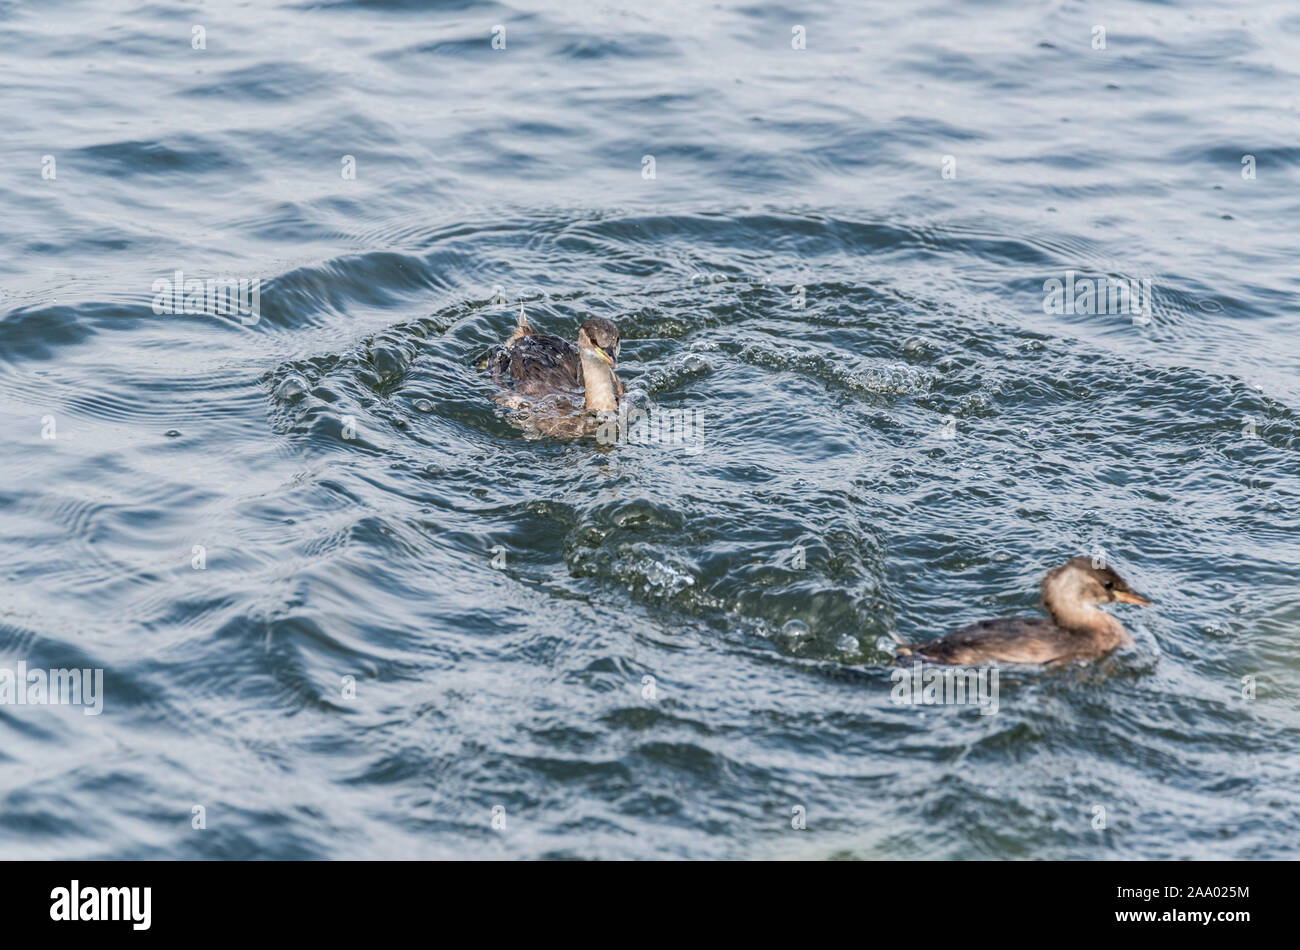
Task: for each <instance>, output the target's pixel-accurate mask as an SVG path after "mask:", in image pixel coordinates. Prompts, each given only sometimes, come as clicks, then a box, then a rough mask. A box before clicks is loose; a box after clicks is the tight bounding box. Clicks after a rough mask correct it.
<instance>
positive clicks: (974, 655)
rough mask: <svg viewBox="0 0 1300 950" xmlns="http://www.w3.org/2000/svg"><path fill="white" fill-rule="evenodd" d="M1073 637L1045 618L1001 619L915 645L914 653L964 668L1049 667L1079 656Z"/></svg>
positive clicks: (912, 647)
mask: <svg viewBox="0 0 1300 950" xmlns="http://www.w3.org/2000/svg"><path fill="white" fill-rule="evenodd" d="M1077 646H1078V645H1077V644H1076V643H1075V642H1074V640H1073V638H1072V635H1071V634H1070V633H1069V632H1067V631H1065V630H1062V629H1061V628H1060V627H1058V626H1057V625H1056V624H1054V623H1053V622H1052V621H1051V620H1048V619H1047V618H1045V617H999V618H998V619H996V620H981V621H980V622H979V623H973V624H971V625H970V626H967V627H958V628H957V629H956V630H951V631H949V632H948V633H946V634H944V635H943V636H942V637H939V638H938V639H937V640H931V641H930V642H929V643H921V644H915V645H911V649H910V652H911V653H914V654H920V655H921V656H923V657H925V658H927V659H931V660H935V661H938V662H940V663H952V664H957V665H962V666H969V665H977V664H980V663H988V662H989V661H990V660H1000V661H1002V662H1004V663H1046V662H1048V661H1049V660H1054V659H1059V658H1061V657H1064V656H1069V655H1071V654H1073V653H1074V652H1076V649H1077Z"/></svg>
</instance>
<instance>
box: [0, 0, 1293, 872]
mask: <svg viewBox="0 0 1300 950" xmlns="http://www.w3.org/2000/svg"><path fill="white" fill-rule="evenodd" d="M497 26H503V27H504V28H505V37H504V49H495V48H494V47H493V37H494V27H497ZM1097 26H1101V27H1104V30H1105V48H1104V49H1102V48H1094V43H1095V42H1096V38H1097V37H1098V34H1097V33H1096V31H1095V30H1094V27H1097ZM195 27H202V32H201V33H196V31H195ZM796 27H802V28H803V30H802V36H803V37H805V38H806V48H804V49H795V48H792V40H797V39H798V36H799V35H800V34H799V31H797V30H795V28H796ZM498 35H499V32H498ZM200 40H201V42H200ZM195 44H199V45H200V46H201V47H202V48H197V49H196V48H195ZM498 45H499V44H498ZM795 45H797V43H796V44H795ZM1297 63H1300V10H1297V8H1296V7H1295V6H1294V4H1290V3H1285V2H1265V3H1256V4H1250V5H1241V4H1232V3H1201V2H1178V3H1136V2H1121V3H1117V4H1111V5H1107V7H1106V8H1105V10H1104V11H1102V12H1098V9H1097V8H1094V7H1092V6H1091V5H1087V4H1080V3H1069V2H1028V0H1026V2H1019V3H996V2H994V3H981V4H970V5H955V4H948V3H933V4H926V3H897V4H893V3H891V4H870V5H865V4H859V3H847V2H839V3H831V4H822V5H819V7H818V9H817V10H811V9H805V8H800V7H789V6H784V5H781V4H765V3H757V4H754V3H731V2H722V3H715V4H709V5H707V6H705V5H694V4H688V3H657V4H628V5H626V6H624V7H623V8H622V9H619V8H618V7H616V6H613V5H606V4H587V3H560V2H550V3H545V4H538V5H527V6H518V7H515V6H510V5H507V4H503V3H488V2H475V0H457V2H451V3H443V4H421V3H416V2H414V0H412V2H397V0H393V2H383V3H364V2H297V3H280V4H275V5H271V4H237V3H213V4H206V5H203V6H201V7H185V6H176V7H173V6H170V5H167V4H160V3H149V4H138V3H55V2H51V3H41V4H21V3H5V2H0V102H3V110H0V114H2V116H3V119H2V123H3V130H4V131H3V135H0V667H14V666H16V665H17V664H18V663H19V662H23V663H26V664H27V665H28V667H30V668H44V669H51V668H62V667H73V666H75V667H84V668H101V669H103V670H104V697H103V712H102V714H101V715H99V716H86V715H83V711H82V710H81V709H77V708H73V707H68V706H17V705H0V857H6V858H10V857H20V858H33V857H60V858H75V857H83V856H89V857H105V858H107V857H126V858H253V857H266V858H330V857H349V858H355V857H383V858H397V857H526V858H537V857H552V856H575V857H617V858H627V857H635V858H648V857H653V858H674V857H693V858H715V857H801V858H803V857H808V858H827V857H841V856H852V857H861V858H916V857H937V858H969V857H996V858H1100V857H1121V858H1209V857H1226V858H1283V857H1291V858H1294V857H1296V856H1297V853H1298V851H1300V849H1298V848H1297V831H1296V828H1297V824H1298V823H1300V716H1297V712H1296V707H1297V702H1298V701H1300V585H1298V584H1297V580H1298V575H1300V540H1298V539H1300V534H1298V530H1300V515H1298V513H1297V506H1298V504H1300V416H1298V415H1297V412H1298V410H1300V342H1298V340H1300V277H1298V272H1297V267H1296V249H1297V242H1296V234H1297V221H1298V220H1300V145H1298V144H1297V142H1298V141H1300V139H1298V133H1300V113H1298V112H1297V103H1298V102H1300V76H1298V75H1297V69H1298V67H1297ZM1245 156H1250V157H1251V159H1250V160H1249V161H1246V160H1245V158H1244V157H1245ZM648 159H649V160H648ZM651 171H653V177H651ZM353 173H354V175H353ZM1252 174H1253V177H1252ZM177 270H180V271H182V272H183V273H184V275H185V276H186V278H200V279H207V278H231V279H234V280H244V281H248V282H253V281H256V282H260V283H259V284H258V286H259V288H260V302H259V305H258V313H257V314H256V317H257V319H256V320H255V321H253V320H251V319H249V320H241V319H240V317H238V316H231V315H227V314H221V313H212V312H207V313H196V314H188V315H187V314H185V313H183V312H182V313H172V314H168V313H165V312H163V313H159V312H157V311H158V309H159V308H158V307H156V306H155V304H156V303H157V302H158V301H157V300H156V297H158V296H159V292H158V291H156V290H155V282H158V281H160V280H171V279H173V275H174V274H175V272H176V271H177ZM1069 272H1074V273H1075V274H1076V275H1080V276H1085V275H1086V276H1088V277H1090V278H1091V277H1098V276H1100V277H1101V278H1103V279H1104V278H1107V277H1113V278H1117V279H1123V280H1126V281H1128V280H1133V281H1150V284H1149V287H1150V297H1149V299H1148V301H1147V303H1148V304H1149V306H1147V307H1146V308H1145V310H1144V311H1143V312H1142V313H1141V314H1136V315H1135V314H1132V313H1130V312H1128V311H1124V312H1120V313H1115V312H1110V313H1080V312H1075V313H1051V312H1046V311H1047V310H1050V309H1051V308H1050V307H1047V308H1045V306H1044V298H1045V296H1046V294H1045V289H1044V285H1045V282H1048V281H1051V280H1061V281H1065V280H1066V279H1067V275H1068V274H1069ZM798 288H802V292H800V291H799V290H798ZM521 298H522V299H523V300H525V301H526V303H527V306H528V311H529V314H530V317H531V319H532V320H533V322H534V324H535V325H538V326H540V327H541V328H543V329H546V330H549V331H551V332H555V333H558V334H561V335H563V336H566V337H572V335H573V334H574V332H575V330H576V327H577V325H578V323H579V322H581V320H582V319H585V318H586V317H589V316H607V317H611V318H613V319H615V320H616V321H617V322H618V325H619V328H620V330H621V332H622V337H623V345H622V360H621V365H620V372H621V374H622V378H623V380H624V382H625V383H626V384H627V386H628V388H629V390H630V391H631V392H632V394H633V396H634V398H635V399H636V400H638V401H639V402H638V404H640V405H644V406H648V407H652V408H657V409H683V410H700V411H702V412H703V414H704V415H703V418H704V420H705V425H704V430H703V437H702V439H701V441H700V444H699V445H698V446H696V448H697V449H698V451H684V450H683V449H682V447H680V446H672V445H663V444H620V445H614V446H600V445H597V444H594V443H593V442H592V441H591V440H590V439H587V440H576V441H573V440H559V439H552V438H540V439H539V438H531V437H529V435H530V433H528V432H527V431H525V430H523V429H521V428H520V426H519V425H518V424H517V423H516V421H515V420H514V419H512V418H511V417H510V416H509V415H508V414H506V413H503V412H502V410H501V409H500V408H499V407H498V406H497V405H496V404H495V403H494V401H493V400H492V398H491V397H492V395H493V392H494V390H493V388H492V386H491V384H490V383H488V382H487V381H485V380H484V379H483V378H482V377H481V376H480V375H479V374H478V373H477V372H476V370H475V367H474V361H475V359H476V357H478V356H479V355H481V354H482V352H483V351H484V350H485V349H486V348H487V347H488V346H490V345H491V344H492V343H494V342H495V341H498V340H500V339H501V338H502V337H503V336H504V335H505V334H506V333H507V332H508V330H509V328H510V326H511V325H512V323H513V320H514V312H515V308H516V307H517V303H518V301H519V300H520V299H521ZM503 299H504V300H505V301H507V302H506V303H504V304H503V303H501V302H500V301H501V300H503ZM800 303H802V306H800ZM182 309H184V308H182ZM250 316H251V315H250ZM795 546H799V547H801V548H802V549H803V553H804V556H805V558H806V565H805V566H804V567H802V568H798V567H795V566H793V561H792V554H791V552H792V550H793V548H794V547H795ZM1099 548H1100V549H1101V550H1103V551H1104V552H1106V556H1107V557H1108V558H1109V559H1110V560H1111V561H1113V563H1114V564H1115V565H1116V566H1117V568H1118V570H1119V571H1120V572H1121V573H1122V574H1123V575H1124V576H1125V577H1126V578H1128V579H1129V580H1130V581H1131V582H1132V583H1133V585H1134V586H1135V587H1137V588H1138V589H1139V590H1143V591H1144V592H1146V593H1147V594H1149V595H1150V596H1151V597H1152V598H1153V599H1154V600H1155V601H1156V602H1157V603H1156V606H1155V607H1152V608H1148V609H1145V610H1141V609H1139V608H1136V607H1119V608H1117V609H1116V610H1115V612H1116V615H1117V616H1120V617H1121V618H1122V619H1123V621H1124V622H1125V623H1126V624H1127V625H1128V626H1129V628H1130V629H1132V630H1133V631H1134V633H1135V636H1136V638H1137V641H1138V643H1137V647H1136V648H1134V649H1131V650H1126V651H1123V652H1122V653H1120V654H1117V655H1114V656H1111V657H1109V658H1107V659H1105V660H1104V661H1102V662H1099V663H1095V664H1091V665H1088V666H1085V667H1077V668H1069V669H1063V670H1056V671H1050V672H1043V673H1032V672H1030V673H1020V674H1015V675H1012V674H1008V675H1007V676H1004V677H1003V679H1002V682H1001V695H1000V704H999V711H998V712H997V714H995V715H987V716H982V715H979V713H978V712H977V711H976V710H975V709H973V708H971V707H970V706H930V707H923V708H914V707H904V706H898V705H895V704H894V703H893V702H891V698H890V694H891V685H892V684H891V681H890V667H889V655H888V653H887V652H885V651H884V650H883V649H882V646H883V642H887V641H888V639H889V637H890V635H891V634H894V635H897V636H899V637H902V638H905V639H915V640H922V639H926V638H929V637H932V636H935V635H938V634H939V633H941V632H943V631H944V630H945V629H947V628H948V627H950V626H953V625H956V624H959V623H965V622H971V621H974V620H978V619H980V618H982V617H986V616H992V615H996V614H999V613H1031V614H1032V613H1035V612H1036V600H1037V592H1036V585H1037V582H1038V579H1039V577H1040V576H1041V575H1042V573H1043V571H1044V570H1046V569H1047V568H1048V567H1050V566H1052V565H1054V564H1057V563H1059V562H1061V561H1063V560H1064V559H1066V558H1067V557H1070V556H1072V555H1075V554H1078V553H1086V552H1089V551H1094V550H1096V549H1099ZM494 557H495V559H496V566H494V563H493V561H494ZM882 641H883V642H882ZM347 677H351V678H352V679H351V680H350V681H348V680H346V679H345V678H347ZM647 677H650V678H652V679H651V680H650V681H649V683H650V684H651V685H652V686H653V697H651V696H649V690H647V679H646V678H647ZM348 682H352V683H354V684H355V695H354V696H353V695H351V693H350V690H349V689H348V687H347V685H346V684H347V683H348ZM1246 684H1252V685H1253V687H1254V699H1253V700H1252V699H1249V698H1247V697H1246V696H1245V695H1243V692H1244V691H1245V690H1246V688H1247V687H1246ZM197 806H201V807H202V809H203V812H202V815H203V816H204V817H203V821H202V822H197V820H196V818H195V817H194V816H195V808H196V807H197ZM796 807H801V808H803V809H804V811H805V813H806V818H807V828H806V829H805V830H802V831H798V830H795V829H793V828H792V827H791V821H792V814H795V809H796ZM1098 808H1102V809H1104V814H1105V827H1104V828H1098V827H1095V826H1094V825H1095V819H1096V816H1097V814H1098V812H1097V809H1098ZM494 813H495V814H496V815H497V816H498V817H499V818H500V817H504V819H505V827H504V828H503V827H500V821H498V823H497V824H498V826H497V827H494V826H493V816H494ZM195 823H202V824H205V825H206V827H204V828H201V829H196V828H195V827H194V824H195Z"/></svg>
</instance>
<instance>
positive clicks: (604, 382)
mask: <svg viewBox="0 0 1300 950" xmlns="http://www.w3.org/2000/svg"><path fill="white" fill-rule="evenodd" d="M581 353H582V388H583V389H584V390H585V391H586V405H587V408H588V409H595V410H597V411H602V410H606V409H617V408H618V392H617V390H616V389H615V387H614V370H613V369H612V368H611V367H610V365H609V364H608V363H606V362H605V361H604V360H602V359H601V358H600V357H599V356H597V355H596V354H594V353H589V352H588V351H587V350H582V351H581Z"/></svg>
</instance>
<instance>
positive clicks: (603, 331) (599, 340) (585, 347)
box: [578, 317, 619, 369]
mask: <svg viewBox="0 0 1300 950" xmlns="http://www.w3.org/2000/svg"><path fill="white" fill-rule="evenodd" d="M618 348H619V342H618V327H616V326H614V321H613V320H606V319H605V318H604V317H592V318H591V319H590V320H588V321H587V322H586V323H584V324H583V325H582V326H581V327H579V328H578V349H580V350H581V351H582V352H583V355H586V354H588V353H590V354H592V355H593V356H595V357H596V358H598V359H600V360H601V361H602V362H604V363H608V364H609V367H610V368H611V369H613V368H614V367H615V366H617V365H618Z"/></svg>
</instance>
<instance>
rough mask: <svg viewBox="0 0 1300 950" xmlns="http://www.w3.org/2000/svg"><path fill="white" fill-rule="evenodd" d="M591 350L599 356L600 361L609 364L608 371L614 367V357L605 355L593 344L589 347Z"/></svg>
mask: <svg viewBox="0 0 1300 950" xmlns="http://www.w3.org/2000/svg"><path fill="white" fill-rule="evenodd" d="M591 348H592V349H593V350H595V351H596V355H597V356H599V357H600V358H601V359H602V360H604V361H605V362H606V363H608V364H609V367H610V369H613V368H614V366H615V361H614V357H612V356H610V355H609V354H608V353H606V352H605V351H604V350H603V349H601V348H600V347H599V346H597V345H596V344H594V343H593V344H592V345H591Z"/></svg>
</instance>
